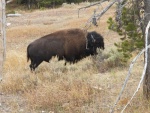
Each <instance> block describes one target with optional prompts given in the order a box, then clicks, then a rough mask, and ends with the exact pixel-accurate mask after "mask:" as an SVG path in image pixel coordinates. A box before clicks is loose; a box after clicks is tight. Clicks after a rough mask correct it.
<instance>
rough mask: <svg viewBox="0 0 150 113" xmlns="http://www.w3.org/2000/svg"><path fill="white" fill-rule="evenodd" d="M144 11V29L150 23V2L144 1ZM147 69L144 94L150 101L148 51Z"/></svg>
mask: <svg viewBox="0 0 150 113" xmlns="http://www.w3.org/2000/svg"><path fill="white" fill-rule="evenodd" d="M144 4H145V6H144V11H145V19H144V28H145V27H146V26H147V24H148V22H149V21H150V0H144ZM149 44H150V30H149V33H148V45H149ZM147 61H148V62H147V69H146V74H145V78H144V82H143V94H144V96H145V97H146V98H147V99H148V100H149V99H150V50H149V49H148V57H147Z"/></svg>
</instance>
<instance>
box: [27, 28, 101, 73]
mask: <svg viewBox="0 0 150 113" xmlns="http://www.w3.org/2000/svg"><path fill="white" fill-rule="evenodd" d="M97 48H101V49H104V41H103V37H102V36H101V35H100V34H98V33H97V32H95V31H93V32H87V31H85V30H81V29H66V30H60V31H57V32H54V33H51V34H48V35H46V36H43V37H41V38H39V39H37V40H35V41H34V42H32V43H30V44H29V45H28V47H27V61H28V60H29V59H30V60H31V64H30V69H31V71H34V70H35V68H37V67H38V66H39V65H40V63H42V62H43V61H46V62H49V61H50V59H51V58H52V57H53V56H57V57H58V60H65V64H66V63H67V62H69V63H73V64H74V63H76V62H78V61H79V60H81V59H83V58H85V57H87V56H89V55H95V54H97V52H96V49H97Z"/></svg>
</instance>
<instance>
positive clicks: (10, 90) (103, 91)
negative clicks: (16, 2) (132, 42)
mask: <svg viewBox="0 0 150 113" xmlns="http://www.w3.org/2000/svg"><path fill="white" fill-rule="evenodd" d="M107 4H108V2H106V3H104V4H102V6H99V7H98V6H96V7H92V8H89V9H83V10H81V11H80V17H79V18H78V8H80V7H83V6H86V5H89V3H82V4H80V5H73V4H72V5H64V6H63V7H61V8H56V9H44V10H43V9H41V10H33V11H22V10H17V12H18V13H21V16H20V17H8V18H7V22H10V23H11V26H9V27H7V56H6V61H5V64H4V70H3V81H2V82H1V83H0V84H1V85H0V112H2V113H12V112H13V113H21V112H22V113H37V112H42V113H53V112H54V113H64V112H65V113H77V112H79V113H92V112H93V113H108V112H109V110H110V108H111V107H112V106H113V104H114V102H115V100H116V98H117V96H118V94H119V92H120V90H121V87H122V85H123V82H124V80H125V77H126V75H127V73H128V68H129V67H128V66H120V67H117V66H116V67H115V68H114V67H111V65H112V66H114V62H115V63H118V62H117V60H116V61H115V60H114V62H107V64H106V65H104V64H101V65H99V64H100V63H99V60H100V59H101V54H100V58H99V57H94V58H93V57H88V58H86V59H83V60H82V61H80V62H79V63H77V64H75V65H67V66H66V67H64V65H63V64H64V61H61V62H58V61H57V59H55V58H54V59H53V60H52V61H51V62H50V63H45V62H44V63H42V64H41V65H40V66H39V68H38V69H37V70H36V72H35V73H31V72H30V69H29V63H30V62H27V59H26V48H27V46H28V44H29V43H30V42H32V41H34V40H35V39H37V38H40V37H41V36H44V35H46V34H49V33H52V32H54V31H58V30H61V29H68V28H81V29H85V28H84V26H85V25H86V22H87V21H88V19H89V18H90V17H91V15H92V14H93V11H94V9H98V12H100V11H101V10H102V9H103V8H104V7H105V6H106V5H107ZM110 16H111V17H115V6H113V7H112V8H111V9H110V10H109V11H108V12H107V13H105V14H104V15H103V16H102V17H101V18H100V20H99V21H98V27H95V26H91V27H90V28H89V29H88V31H92V30H95V31H97V32H99V33H100V34H102V36H103V37H104V42H105V48H106V49H105V50H104V53H105V54H108V53H111V50H112V49H115V46H114V42H119V41H120V40H119V36H118V35H117V34H116V33H115V32H113V31H110V30H108V24H107V19H108V18H109V17H110ZM114 54H115V53H114ZM135 55H136V54H135ZM95 59H96V60H95ZM127 65H129V64H127ZM142 69H143V58H140V59H139V60H138V61H137V63H136V64H135V67H134V69H133V71H132V75H131V77H130V79H129V83H128V85H127V88H126V89H125V91H124V94H123V96H122V98H121V100H120V101H119V104H118V106H117V107H116V109H115V111H116V112H118V113H119V112H120V111H121V109H122V107H123V106H124V105H125V104H126V103H127V102H128V100H129V99H130V98H131V96H132V94H133V92H134V91H135V89H136V87H137V84H138V82H139V80H140V76H141V73H142ZM137 95H138V96H136V97H135V99H134V100H133V102H132V103H131V104H130V106H129V107H128V109H127V111H126V112H127V113H133V112H136V113H141V111H142V110H143V111H142V112H145V113H146V112H147V113H148V111H149V105H148V104H146V105H145V103H144V101H143V97H142V88H141V89H140V91H139V92H138V94H137ZM139 101H140V102H139ZM140 106H142V107H140ZM145 106H146V107H145ZM139 109H140V112H139Z"/></svg>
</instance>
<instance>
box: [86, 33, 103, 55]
mask: <svg viewBox="0 0 150 113" xmlns="http://www.w3.org/2000/svg"><path fill="white" fill-rule="evenodd" d="M97 48H100V49H103V50H104V49H105V47H104V41H103V37H102V36H101V35H100V34H98V33H97V32H95V31H92V32H89V33H88V34H87V50H86V53H87V54H91V55H94V54H97V51H96V49H97Z"/></svg>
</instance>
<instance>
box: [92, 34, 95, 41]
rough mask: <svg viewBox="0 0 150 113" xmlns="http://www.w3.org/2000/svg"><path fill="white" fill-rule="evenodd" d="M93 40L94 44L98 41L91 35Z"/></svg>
mask: <svg viewBox="0 0 150 113" xmlns="http://www.w3.org/2000/svg"><path fill="white" fill-rule="evenodd" d="M91 38H92V40H93V42H95V41H96V40H95V39H94V37H93V35H92V34H91Z"/></svg>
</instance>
